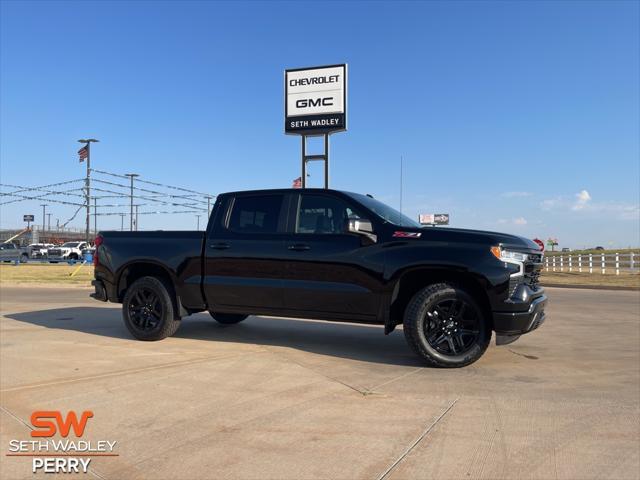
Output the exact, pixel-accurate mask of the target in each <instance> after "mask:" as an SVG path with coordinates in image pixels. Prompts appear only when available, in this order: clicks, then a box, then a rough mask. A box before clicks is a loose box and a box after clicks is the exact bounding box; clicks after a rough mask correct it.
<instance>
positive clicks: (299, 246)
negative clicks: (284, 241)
mask: <svg viewBox="0 0 640 480" xmlns="http://www.w3.org/2000/svg"><path fill="white" fill-rule="evenodd" d="M287 248H288V249H289V250H295V251H296V252H304V251H305V250H311V247H310V246H309V245H305V244H304V243H296V244H294V245H289V246H288V247H287Z"/></svg>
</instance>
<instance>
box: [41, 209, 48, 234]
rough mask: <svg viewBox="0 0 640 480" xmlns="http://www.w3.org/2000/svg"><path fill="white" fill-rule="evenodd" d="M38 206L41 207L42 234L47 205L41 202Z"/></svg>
mask: <svg viewBox="0 0 640 480" xmlns="http://www.w3.org/2000/svg"><path fill="white" fill-rule="evenodd" d="M40 206H41V207H42V234H43V235H44V220H45V218H47V214H46V211H47V207H48V205H47V204H46V203H43V204H41V205H40Z"/></svg>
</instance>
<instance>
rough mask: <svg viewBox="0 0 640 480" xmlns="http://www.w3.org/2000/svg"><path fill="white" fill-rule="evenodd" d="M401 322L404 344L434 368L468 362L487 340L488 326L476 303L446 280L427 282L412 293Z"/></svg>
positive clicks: (488, 338) (476, 358) (487, 342)
mask: <svg viewBox="0 0 640 480" xmlns="http://www.w3.org/2000/svg"><path fill="white" fill-rule="evenodd" d="M403 323H404V335H405V338H406V339H407V343H409V345H410V346H411V348H413V350H414V351H415V352H416V353H417V354H418V355H419V356H420V357H422V358H423V359H424V360H425V361H426V362H427V363H428V364H429V365H431V366H434V367H449V368H455V367H464V366H466V365H469V364H471V363H473V362H475V361H476V360H478V359H479V358H480V357H481V356H482V355H483V354H484V352H485V351H486V349H487V347H488V346H489V342H490V341H491V329H490V328H489V326H488V325H487V321H486V318H485V315H484V313H483V311H482V309H481V308H480V306H479V305H478V303H477V302H476V301H475V299H474V298H473V297H472V296H471V295H469V294H468V293H467V292H466V291H465V290H463V289H462V288H460V287H458V286H456V285H453V284H450V283H436V284H433V285H429V286H428V287H426V288H423V289H422V290H420V291H419V292H418V293H416V294H415V295H414V296H413V298H412V299H411V301H410V302H409V304H408V305H407V308H406V310H405V313H404V322H403Z"/></svg>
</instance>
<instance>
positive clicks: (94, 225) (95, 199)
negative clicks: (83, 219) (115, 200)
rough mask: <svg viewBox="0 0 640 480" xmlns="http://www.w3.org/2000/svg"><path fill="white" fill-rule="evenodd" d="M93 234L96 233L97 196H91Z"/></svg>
mask: <svg viewBox="0 0 640 480" xmlns="http://www.w3.org/2000/svg"><path fill="white" fill-rule="evenodd" d="M93 234H94V235H98V197H93Z"/></svg>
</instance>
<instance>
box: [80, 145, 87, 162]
mask: <svg viewBox="0 0 640 480" xmlns="http://www.w3.org/2000/svg"><path fill="white" fill-rule="evenodd" d="M78 155H80V163H82V162H84V161H85V159H86V158H87V157H88V156H89V149H88V148H87V146H86V145H85V146H84V147H82V148H81V149H80V150H78Z"/></svg>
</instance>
